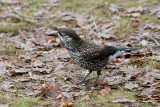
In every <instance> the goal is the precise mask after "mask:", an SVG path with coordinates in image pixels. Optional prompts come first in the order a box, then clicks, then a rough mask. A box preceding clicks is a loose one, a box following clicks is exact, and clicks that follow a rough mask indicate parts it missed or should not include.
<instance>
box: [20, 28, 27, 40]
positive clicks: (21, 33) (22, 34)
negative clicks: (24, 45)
mask: <svg viewBox="0 0 160 107" xmlns="http://www.w3.org/2000/svg"><path fill="white" fill-rule="evenodd" d="M18 32H19V33H20V35H21V36H23V38H24V39H25V40H27V38H26V36H25V35H24V33H23V32H22V31H21V29H18Z"/></svg>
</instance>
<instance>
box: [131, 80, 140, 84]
mask: <svg viewBox="0 0 160 107" xmlns="http://www.w3.org/2000/svg"><path fill="white" fill-rule="evenodd" d="M132 83H133V84H140V81H139V80H138V79H136V80H135V81H133V82H132Z"/></svg>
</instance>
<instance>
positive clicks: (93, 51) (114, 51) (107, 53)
mask: <svg viewBox="0 0 160 107" xmlns="http://www.w3.org/2000/svg"><path fill="white" fill-rule="evenodd" d="M48 36H58V38H59V39H60V41H61V43H62V45H63V46H64V47H65V48H66V49H67V50H68V52H69V55H70V56H71V58H72V59H73V61H74V62H75V63H76V64H77V65H79V66H81V67H82V68H85V69H87V70H89V73H88V74H87V75H86V76H85V77H84V78H83V79H82V80H81V81H79V82H77V83H76V84H77V85H80V84H83V83H84V82H85V81H86V78H87V77H88V76H89V74H91V72H92V71H97V77H96V81H97V80H98V78H99V75H100V74H101V71H102V69H103V68H105V67H106V65H107V64H108V62H110V61H112V60H113V59H115V58H116V57H118V56H119V55H121V54H123V53H124V52H126V51H132V50H136V49H133V48H121V49H118V48H116V47H113V46H108V45H96V44H93V43H90V42H87V41H85V40H83V39H81V38H80V37H79V36H78V35H77V33H76V32H75V31H74V30H72V29H70V28H62V29H60V30H59V31H57V32H54V33H51V34H48Z"/></svg>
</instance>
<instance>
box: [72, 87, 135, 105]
mask: <svg viewBox="0 0 160 107" xmlns="http://www.w3.org/2000/svg"><path fill="white" fill-rule="evenodd" d="M135 94H136V92H130V91H128V90H124V89H119V90H112V92H111V93H110V94H109V95H107V96H105V97H103V96H101V95H100V94H95V93H91V92H87V93H86V94H85V95H83V96H80V97H78V98H77V100H76V102H75V105H74V106H75V107H88V106H98V105H99V106H101V107H120V106H122V105H121V104H119V103H113V102H112V101H113V100H115V99H123V98H126V99H135V96H134V95H135ZM84 96H89V99H88V100H87V101H86V100H85V101H83V100H81V99H82V98H83V97H84Z"/></svg>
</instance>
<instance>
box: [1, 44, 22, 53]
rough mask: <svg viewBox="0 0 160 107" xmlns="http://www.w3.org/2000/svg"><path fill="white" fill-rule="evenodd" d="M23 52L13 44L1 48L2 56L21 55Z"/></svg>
mask: <svg viewBox="0 0 160 107" xmlns="http://www.w3.org/2000/svg"><path fill="white" fill-rule="evenodd" d="M21 53H22V50H20V49H16V46H15V44H13V43H11V44H9V45H7V46H5V47H2V46H1V47H0V55H20V54H21Z"/></svg>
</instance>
